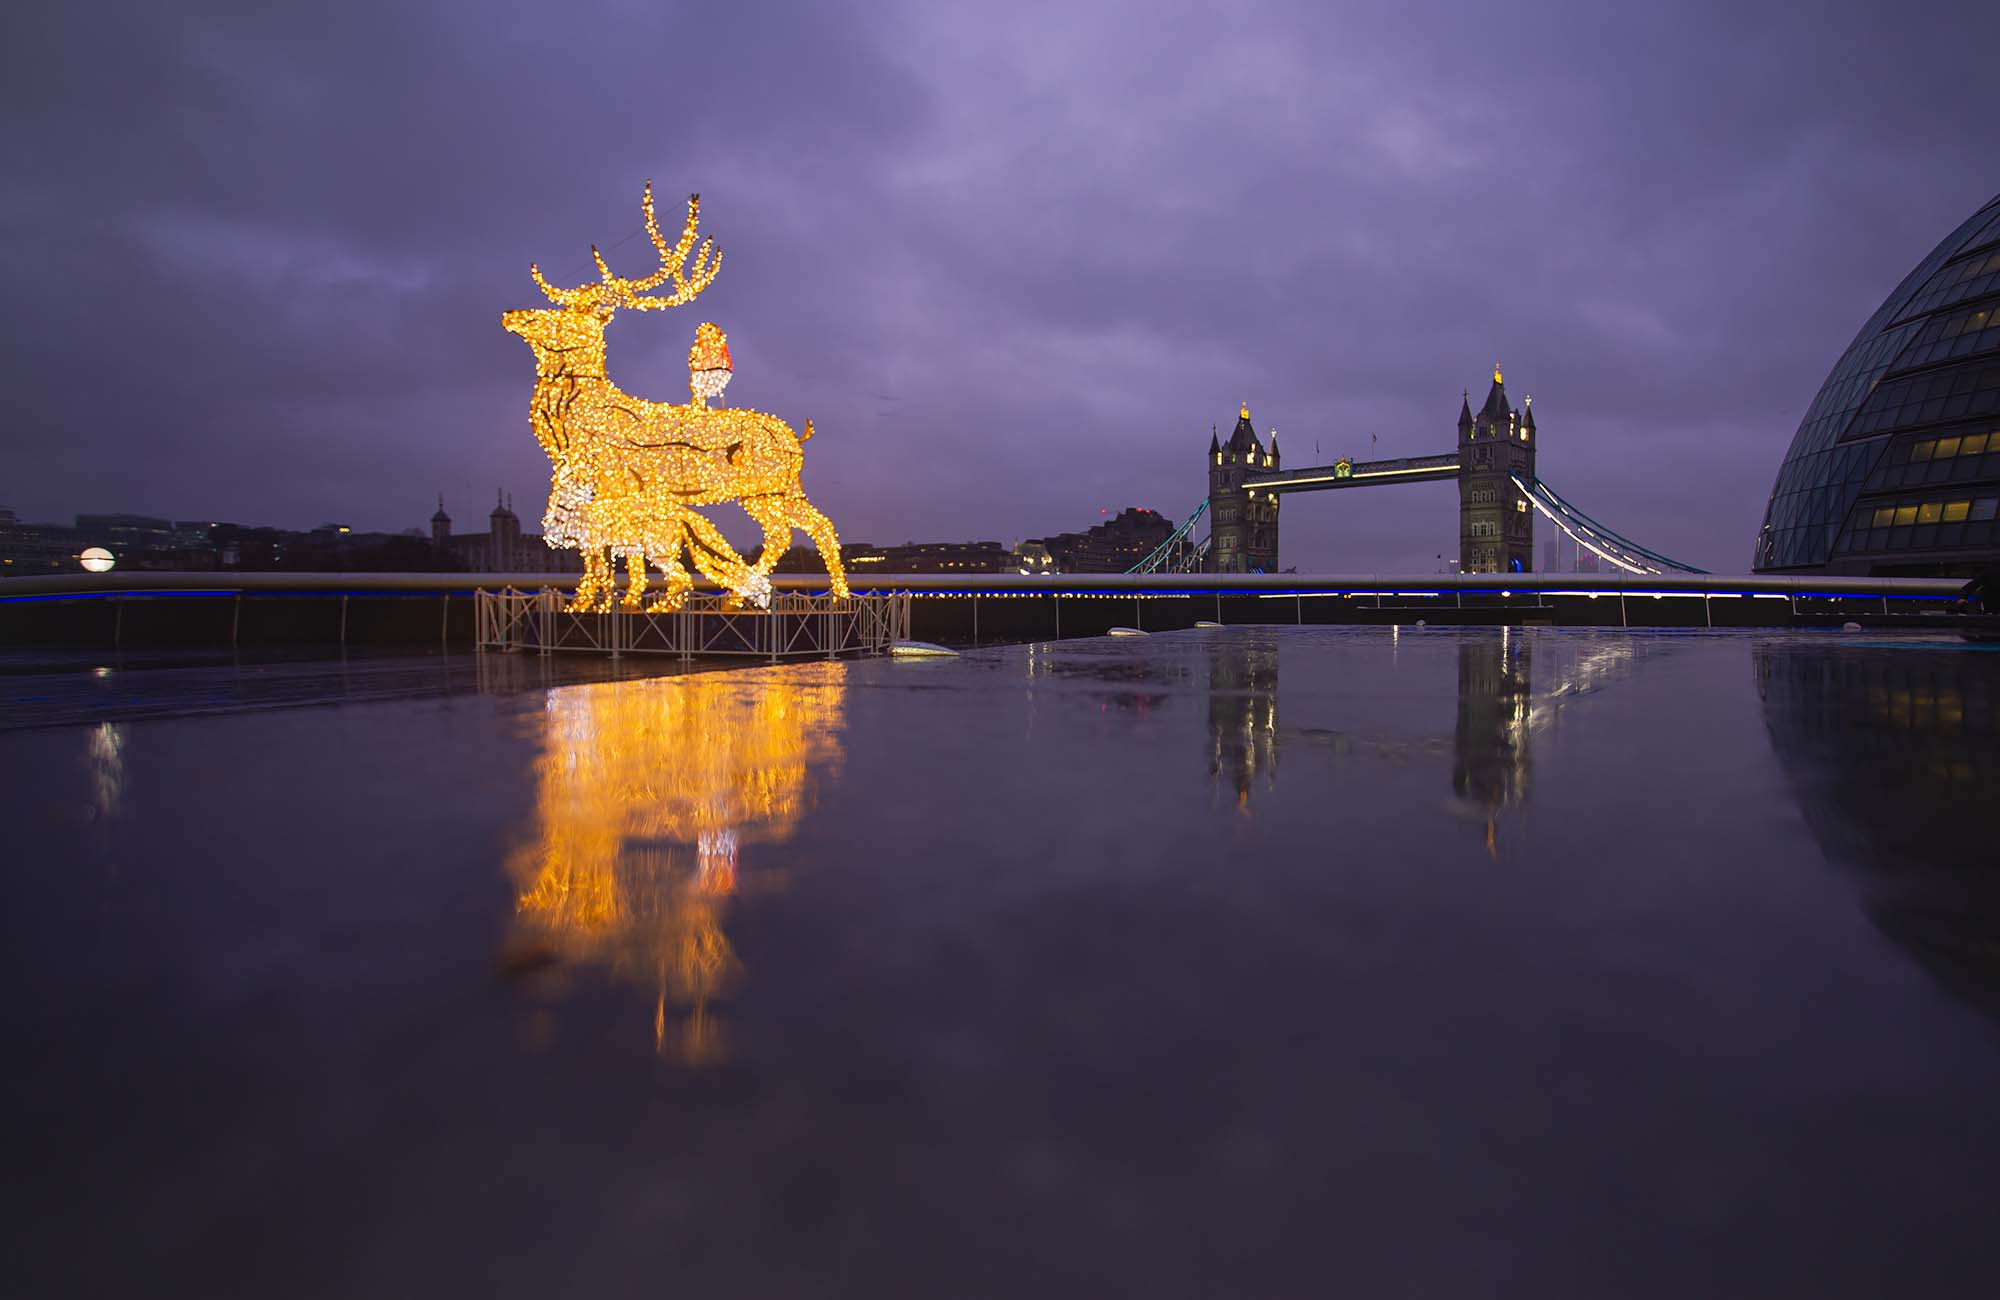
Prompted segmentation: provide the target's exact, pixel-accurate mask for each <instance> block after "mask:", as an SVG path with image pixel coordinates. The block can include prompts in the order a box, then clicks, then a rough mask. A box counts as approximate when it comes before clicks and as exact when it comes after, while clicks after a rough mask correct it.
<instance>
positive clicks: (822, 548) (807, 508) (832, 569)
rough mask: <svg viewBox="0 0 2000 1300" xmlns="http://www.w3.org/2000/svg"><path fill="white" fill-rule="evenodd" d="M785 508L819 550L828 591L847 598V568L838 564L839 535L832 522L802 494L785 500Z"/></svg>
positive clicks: (848, 593)
mask: <svg viewBox="0 0 2000 1300" xmlns="http://www.w3.org/2000/svg"><path fill="white" fill-rule="evenodd" d="M785 505H786V507H787V508H788V509H789V510H790V512H791V516H792V520H793V522H794V523H796V524H797V525H798V526H799V527H800V528H803V529H804V530H805V531H806V535H807V536H809V537H811V538H812V539H813V545H814V546H815V547H817V548H818V549H819V560H820V563H821V564H824V565H825V566H826V576H827V578H828V579H829V580H830V581H829V585H828V590H830V591H831V592H832V593H833V594H834V595H836V596H843V597H844V596H848V595H850V594H852V593H850V592H849V591H848V589H847V568H846V566H845V565H843V564H841V562H840V535H839V534H838V533H836V532H834V531H833V520H831V519H828V518H827V517H826V516H825V515H823V514H821V513H820V512H819V508H818V507H817V506H815V505H813V503H812V502H810V501H808V500H806V499H805V496H804V495H803V494H801V495H799V496H795V497H790V498H787V500H786V502H785Z"/></svg>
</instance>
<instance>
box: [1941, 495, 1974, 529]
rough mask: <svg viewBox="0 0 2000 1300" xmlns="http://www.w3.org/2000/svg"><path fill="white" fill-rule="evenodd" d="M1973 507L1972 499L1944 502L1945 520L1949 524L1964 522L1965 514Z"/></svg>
mask: <svg viewBox="0 0 2000 1300" xmlns="http://www.w3.org/2000/svg"><path fill="white" fill-rule="evenodd" d="M1971 509H1972V503H1971V502H1970V501H1947V502H1945V503H1944V522H1946V523H1948V524H1962V523H1964V522H1965V516H1966V515H1967V514H1968V513H1969V512H1970V511H1971Z"/></svg>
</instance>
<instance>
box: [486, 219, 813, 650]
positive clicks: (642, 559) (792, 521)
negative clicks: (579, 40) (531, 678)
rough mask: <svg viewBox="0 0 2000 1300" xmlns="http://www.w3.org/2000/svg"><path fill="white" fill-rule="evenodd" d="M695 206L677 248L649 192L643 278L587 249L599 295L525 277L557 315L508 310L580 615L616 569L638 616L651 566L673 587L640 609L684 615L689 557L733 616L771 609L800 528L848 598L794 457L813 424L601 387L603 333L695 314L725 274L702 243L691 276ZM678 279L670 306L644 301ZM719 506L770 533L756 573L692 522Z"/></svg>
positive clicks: (703, 525) (595, 605)
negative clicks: (575, 579) (742, 608)
mask: <svg viewBox="0 0 2000 1300" xmlns="http://www.w3.org/2000/svg"><path fill="white" fill-rule="evenodd" d="M700 205H701V197H700V196H699V195H690V196H689V197H688V206H687V221H686V223H685V225H683V226H682V228H681V237H680V240H679V241H678V242H677V243H674V244H671V245H670V244H668V243H667V241H666V239H665V237H664V236H662V235H661V234H660V227H659V223H658V222H657V221H655V220H654V217H653V186H652V182H650V181H648V182H647V183H646V194H645V203H644V207H645V212H646V233H647V234H648V235H650V236H651V237H652V240H653V247H654V248H655V249H657V250H658V252H659V255H660V265H659V268H658V269H657V270H655V271H654V272H653V273H652V274H651V275H648V276H645V277H644V278H642V279H637V280H626V279H621V278H619V277H618V276H615V275H613V274H612V273H611V268H610V267H609V266H606V265H605V262H604V257H603V255H602V254H600V253H599V252H598V251H597V248H596V246H595V245H592V247H591V250H590V254H591V257H592V258H594V259H595V260H596V262H597V270H598V275H599V279H598V281H597V282H596V283H586V284H582V285H579V286H578V287H576V288H574V289H558V288H556V287H555V286H554V285H551V284H550V283H549V282H548V281H547V280H545V279H543V278H542V273H541V270H540V269H539V267H536V266H532V265H531V266H530V267H529V268H528V272H529V274H531V275H533V276H534V277H535V284H536V285H537V286H538V287H539V288H540V289H541V291H542V292H543V293H544V294H545V295H547V297H548V299H549V301H550V302H552V303H554V304H555V305H554V306H553V307H543V308H536V309H531V310H522V311H510V312H507V313H505V314H504V315H503V316H502V317H501V318H500V319H501V324H502V325H504V326H505V327H506V328H507V329H508V330H509V331H510V332H512V333H515V334H518V335H520V336H521V337H522V338H524V339H526V340H527V341H528V346H530V347H531V348H533V349H534V351H535V371H536V373H535V392H534V397H533V400H532V401H531V403H530V407H529V413H530V418H531V420H532V423H533V425H534V430H535V438H536V440H537V441H538V442H540V443H541V445H542V450H543V451H545V452H547V453H548V456H549V460H550V461H551V462H552V463H553V464H554V472H553V473H552V475H551V476H550V484H549V505H548V510H547V512H546V513H545V514H544V515H543V517H542V527H543V533H544V537H545V538H546V540H547V541H548V543H549V545H551V546H573V547H575V548H577V549H578V550H580V551H582V552H583V560H584V574H583V580H582V581H581V582H580V583H578V584H577V589H576V600H575V602H574V603H572V604H571V606H570V608H571V609H573V610H578V611H591V610H605V609H609V608H610V607H611V595H612V591H613V589H614V587H615V583H616V575H615V570H614V566H615V565H616V563H617V561H618V560H619V559H620V558H623V559H625V561H626V565H627V572H628V575H629V578H630V581H629V584H628V586H627V589H626V593H625V604H626V605H627V606H628V607H631V608H636V607H638V605H639V603H640V599H641V596H642V594H643V592H644V591H645V587H646V567H647V565H648V564H649V563H650V564H652V565H653V566H655V567H657V568H658V569H659V570H660V572H661V574H662V576H663V577H664V579H665V584H666V585H665V590H664V591H662V592H661V594H660V595H659V596H658V597H657V598H655V599H654V601H653V602H652V604H650V605H648V606H646V608H647V609H648V610H649V611H654V612H657V611H665V610H674V609H678V608H680V606H681V603H682V602H683V601H684V600H685V599H686V597H687V593H688V590H689V588H690V587H692V586H693V585H694V580H693V579H692V578H691V577H690V576H689V575H688V572H687V570H686V569H685V568H684V567H683V566H682V563H681V553H682V551H683V550H685V551H686V552H687V553H688V555H689V556H690V557H691V558H692V559H693V561H694V566H695V567H696V568H697V569H699V570H701V572H702V573H703V575H705V576H706V577H708V578H709V579H710V580H711V581H713V582H715V583H717V584H718V585H720V586H722V587H724V588H726V589H728V590H729V591H730V592H732V593H733V595H732V597H731V601H732V603H734V604H740V603H741V602H742V601H743V600H746V599H747V600H752V601H755V602H756V603H758V604H760V605H761V604H768V603H769V599H770V590H771V582H770V576H769V575H770V572H771V568H772V566H773V565H775V564H776V563H777V561H778V557H779V556H780V555H782V554H783V553H784V550H785V548H786V547H787V546H789V545H790V544H791V540H792V530H793V529H794V528H797V529H800V530H802V531H804V532H805V533H807V534H808V535H809V536H811V538H812V539H813V544H814V545H815V546H817V547H818V548H819V553H820V558H821V560H822V562H824V563H825V565H826V568H827V576H828V577H829V578H831V579H832V591H833V594H834V595H836V596H845V595H847V594H848V588H847V575H846V573H845V572H844V571H843V569H842V568H841V563H840V539H839V537H838V536H837V535H836V534H835V533H834V529H833V523H832V521H830V520H829V519H827V517H826V516H825V515H823V514H821V513H820V512H819V510H818V509H816V508H815V507H814V506H813V504H812V503H811V502H810V501H808V500H807V499H806V495H805V490H804V488H802V487H801V486H800V484H799V471H800V470H801V469H802V468H803V467H804V464H805V453H804V450H803V449H802V447H801V446H800V444H801V443H802V442H803V441H804V440H805V439H806V438H809V437H811V436H812V423H811V421H807V423H806V431H805V434H804V435H803V437H802V436H800V435H798V434H795V433H793V432H792V428H791V426H790V425H788V424H786V423H785V422H784V421H783V420H781V419H779V418H778V417H776V416H774V415H765V414H763V413H762V412H760V411H751V410H743V409H722V410H711V409H709V407H708V405H707V401H706V398H705V396H703V395H702V392H701V390H700V388H699V387H698V386H697V389H696V393H695V396H694V398H693V399H692V400H690V401H689V402H688V403H687V404H686V405H684V406H675V405H672V404H670V403H667V402H652V401H647V400H646V399H645V398H641V397H633V396H631V395H630V394H628V393H625V392H622V391H620V390H619V388H618V386H617V385H616V384H614V383H612V382H611V380H610V379H609V378H608V377H607V376H606V375H605V370H604V330H605V327H606V326H607V325H609V324H610V323H611V318H612V316H613V315H614V314H615V313H616V312H617V311H618V309H619V308H621V307H630V308H631V309H633V310H634V311H657V310H660V309H663V308H667V307H678V306H680V305H682V304H683V303H688V302H692V301H693V300H694V299H695V297H696V296H697V295H699V294H700V293H701V291H702V290H704V289H706V288H707V287H708V286H709V284H710V283H711V282H712V281H713V280H714V279H715V273H716V272H717V271H718V270H720V269H721V267H722V254H721V251H720V250H717V249H715V248H714V247H713V245H712V244H711V243H710V241H708V240H703V241H702V244H701V251H700V252H699V253H698V254H696V256H695V261H694V268H693V270H692V271H684V270H683V268H685V267H686V265H687V259H688V254H689V253H690V252H691V251H693V250H694V242H695V230H696V226H697V224H698V220H699V214H700ZM670 279H671V280H672V281H673V284H674V288H673V291H672V292H671V293H669V294H666V295H664V296H660V297H649V296H646V295H648V294H649V293H650V292H651V291H652V290H654V289H657V288H659V287H660V286H662V285H664V284H666V283H667V281H668V280H670ZM724 501H736V502H739V503H740V504H741V505H742V507H743V509H744V510H745V512H747V513H748V514H749V516H750V517H751V518H752V519H754V520H756V521H757V523H758V524H759V525H761V526H762V527H763V530H764V550H763V553H762V554H761V555H760V556H758V558H757V562H756V563H755V564H751V563H749V562H747V561H745V560H744V558H743V557H742V556H741V555H739V554H737V552H736V549H735V548H734V547H732V546H731V545H730V544H729V543H728V541H727V540H726V539H724V538H723V536H722V534H721V533H720V532H719V531H717V529H716V527H715V525H714V524H713V523H711V522H710V521H709V520H708V519H707V518H705V517H703V516H702V515H701V514H699V513H697V511H696V510H695V507H696V506H705V505H715V504H718V503H720V502H724Z"/></svg>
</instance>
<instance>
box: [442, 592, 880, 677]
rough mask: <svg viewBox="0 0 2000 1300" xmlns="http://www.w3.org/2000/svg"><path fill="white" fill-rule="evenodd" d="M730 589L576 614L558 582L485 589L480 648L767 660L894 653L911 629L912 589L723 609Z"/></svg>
mask: <svg viewBox="0 0 2000 1300" xmlns="http://www.w3.org/2000/svg"><path fill="white" fill-rule="evenodd" d="M726 599H727V598H726V597H723V596H714V595H695V596H689V597H688V598H687V603H686V604H684V605H683V606H681V608H680V609H678V610H675V611H674V612H673V613H670V614H648V613H644V612H642V611H640V610H632V609H624V608H622V607H614V608H613V609H612V610H611V612H609V613H605V614H572V613H570V612H568V611H567V610H565V609H564V608H563V606H564V605H565V604H566V603H567V602H568V600H569V596H568V594H567V593H565V592H560V591H557V590H555V589H554V588H551V587H543V588H541V589H539V590H536V591H522V590H520V589H518V588H515V587H506V588H503V589H501V590H499V591H487V590H486V589H484V588H481V589H480V590H478V591H477V592H475V593H474V594H473V600H474V604H475V608H476V611H477V614H478V624H477V627H478V636H477V638H476V641H477V645H478V648H479V649H480V650H481V651H486V650H502V651H515V652H519V651H525V650H532V651H534V652H535V653H537V654H550V653H552V652H554V651H558V650H580V651H585V652H588V653H593V654H608V655H610V656H612V657H613V658H617V657H618V656H620V655H625V654H661V655H678V656H679V657H680V658H682V659H683V660H688V659H698V658H707V657H709V656H714V655H729V656H736V657H739V658H754V659H765V660H768V661H770V662H771V663H777V662H778V661H779V660H782V659H808V658H811V659H832V658H834V657H836V656H838V655H843V654H863V655H873V654H886V653H887V652H888V650H889V646H890V645H891V644H892V643H893V642H896V641H906V640H908V639H909V636H910V597H909V593H907V592H900V593H887V594H879V595H877V594H871V595H866V596H801V595H793V594H791V593H788V592H786V593H779V594H776V595H774V596H773V597H772V598H771V607H770V608H769V609H758V608H756V607H754V606H744V607H742V608H738V609H727V608H724V604H725V601H726Z"/></svg>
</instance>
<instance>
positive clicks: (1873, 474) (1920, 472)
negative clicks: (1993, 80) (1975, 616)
mask: <svg viewBox="0 0 2000 1300" xmlns="http://www.w3.org/2000/svg"><path fill="white" fill-rule="evenodd" d="M1996 516H2000V195H1995V196H1994V197H1993V198H1991V199H1989V200H1987V202H1986V205H1985V206H1984V207H1982V208H1980V209H1979V211H1977V212H1975V213H1973V214H1972V215H1971V216H1970V217H1968V218H1966V220H1965V221H1964V222H1963V223H1962V224H1961V225H1960V226H1959V227H1958V229H1956V230H1954V231H1952V232H1951V234H1949V235H1947V236H1945V238H1944V240H1943V241H1942V242H1940V243H1939V244H1938V246H1937V247H1936V248H1933V249H1932V250H1931V252H1930V255H1929V256H1928V257H1926V258H1924V260H1923V261H1922V262H1920V263H1918V264H1917V268H1916V269H1915V270H1913V271H1911V272H1910V273H1909V275H1907V276H1905V277H1904V279H1903V282H1902V283H1901V284H1899V285H1897V286H1896V290H1895V292H1894V293H1891V294H1890V295H1889V297H1888V300H1887V301H1885V302H1884V303H1883V304H1882V305H1881V306H1880V307H1879V308H1877V309H1876V311H1875V314H1874V315H1873V316H1870V317H1869V318H1868V321H1867V323H1866V324H1864V325H1863V326H1862V327H1861V332H1860V333H1859V334H1857V335H1855V336H1854V341H1853V342H1852V343H1850V344H1848V346H1847V351H1846V352H1844V353H1842V354H1841V357H1840V360H1839V361H1838V362H1836V363H1835V364H1834V367H1833V371H1832V373H1830V374H1829V375H1828V376H1827V377H1826V383H1824V384H1823V385H1821V387H1820V390H1819V393H1818V395H1817V396H1816V397H1814V398H1813V402H1812V405H1811V406H1809V407H1808V408H1806V413H1805V418H1804V419H1802V420H1801V421H1800V422H1799V428H1798V432H1797V433H1795V434H1794V435H1793V436H1792V445H1791V447H1790V448H1789V449H1788V450H1787V451H1786V452H1785V460H1784V464H1783V465H1781V466H1780V467H1779V469H1778V478H1777V482H1776V483H1775V484H1774V485H1773V486H1772V488H1771V501H1770V504H1769V505H1768V506H1767V507H1766V508H1765V512H1764V526H1763V529H1762V530H1761V531H1760V532H1759V533H1758V535H1757V545H1756V551H1755V557H1754V560H1753V563H1754V565H1755V567H1756V568H1757V570H1758V571H1759V572H1815V571H1817V572H1826V573H1854V574H1880V575H1899V574H1907V575H1923V574H1938V575H1970V574H1972V573H1976V572H1978V571H1979V570H1980V569H1982V568H1984V567H1986V566H1988V565H1992V564H2000V518H1996Z"/></svg>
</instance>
